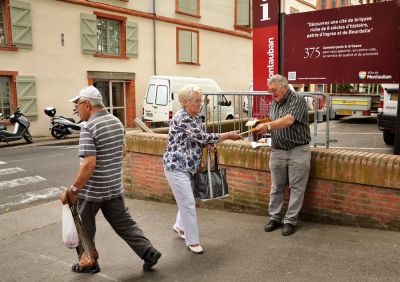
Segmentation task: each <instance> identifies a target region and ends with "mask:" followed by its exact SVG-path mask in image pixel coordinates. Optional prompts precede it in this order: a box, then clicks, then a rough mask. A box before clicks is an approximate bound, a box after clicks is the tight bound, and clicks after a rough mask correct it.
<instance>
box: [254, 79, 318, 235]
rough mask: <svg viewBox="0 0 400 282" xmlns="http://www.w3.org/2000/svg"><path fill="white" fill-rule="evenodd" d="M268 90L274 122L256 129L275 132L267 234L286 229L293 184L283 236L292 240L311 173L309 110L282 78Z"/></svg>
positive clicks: (275, 81) (271, 116)
mask: <svg viewBox="0 0 400 282" xmlns="http://www.w3.org/2000/svg"><path fill="white" fill-rule="evenodd" d="M268 87H269V91H270V92H271V93H272V99H273V101H272V104H271V109H270V118H271V119H272V121H271V122H267V123H262V124H260V125H258V126H257V127H256V132H258V133H265V132H271V139H272V140H271V141H272V144H271V146H272V152H271V156H270V161H269V168H270V171H271V183H272V184H271V191H270V199H269V207H268V212H269V214H270V221H269V223H268V224H267V225H266V226H265V228H264V230H265V232H271V231H273V230H275V229H277V228H278V227H281V226H282V215H281V210H282V207H283V202H284V193H283V192H284V188H285V187H286V185H287V183H289V188H290V199H289V205H288V209H287V211H286V214H285V217H284V218H283V223H284V225H283V229H282V235H283V236H289V235H292V234H293V233H294V232H295V231H296V224H297V217H298V214H299V212H300V210H301V206H302V204H303V199H304V192H305V190H306V186H307V182H308V175H309V171H310V160H311V152H310V145H309V142H310V140H311V137H310V128H309V125H308V115H307V112H308V110H307V103H306V101H305V99H304V98H303V97H301V96H300V95H299V94H297V93H295V92H294V91H292V90H290V89H289V87H288V81H287V79H286V78H285V77H283V76H282V75H279V74H277V75H274V76H273V77H271V78H270V79H269V80H268Z"/></svg>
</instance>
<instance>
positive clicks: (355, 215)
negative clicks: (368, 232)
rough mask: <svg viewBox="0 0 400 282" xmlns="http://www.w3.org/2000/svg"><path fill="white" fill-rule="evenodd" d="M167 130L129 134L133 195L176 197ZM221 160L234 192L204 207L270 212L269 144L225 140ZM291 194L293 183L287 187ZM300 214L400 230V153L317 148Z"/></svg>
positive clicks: (128, 170)
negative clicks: (167, 170) (167, 162)
mask: <svg viewBox="0 0 400 282" xmlns="http://www.w3.org/2000/svg"><path fill="white" fill-rule="evenodd" d="M166 141H167V136H166V135H161V134H158V135H156V134H148V133H133V134H130V135H129V136H127V149H128V158H126V160H125V164H124V169H125V174H124V175H125V176H124V177H125V188H126V194H127V195H128V196H131V197H134V198H140V199H149V200H155V201H161V202H170V203H173V202H174V199H173V196H172V193H171V190H170V188H169V186H168V183H167V181H166V179H165V177H164V172H163V166H162V154H163V153H164V150H165V146H166ZM218 147H219V160H220V161H219V162H220V164H221V165H222V166H224V167H226V168H227V176H228V186H229V192H230V196H229V197H228V198H226V199H223V200H216V201H210V202H206V203H198V206H200V207H206V208H214V209H226V210H230V211H234V212H245V213H252V214H258V215H267V210H268V200H269V187H270V172H269V168H268V161H269V155H270V149H269V148H265V147H263V148H257V149H252V148H251V146H250V144H249V143H247V142H245V141H243V142H231V141H225V142H223V143H221V144H219V145H218ZM285 196H286V199H288V198H289V189H286V191H285ZM300 219H306V220H311V221H318V222H326V223H333V224H341V225H351V226H362V227H373V228H380V229H387V230H397V231H400V157H399V156H392V155H384V154H373V153H362V152H350V151H344V150H333V149H328V150H326V149H312V160H311V171H310V179H309V183H308V186H307V191H306V194H305V199H304V205H303V209H302V212H301V215H300Z"/></svg>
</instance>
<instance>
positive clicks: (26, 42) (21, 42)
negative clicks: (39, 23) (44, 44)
mask: <svg viewBox="0 0 400 282" xmlns="http://www.w3.org/2000/svg"><path fill="white" fill-rule="evenodd" d="M10 17H11V33H12V40H13V44H14V45H15V46H16V47H18V48H27V49H30V48H32V19H31V4H30V3H27V2H22V1H18V0H10Z"/></svg>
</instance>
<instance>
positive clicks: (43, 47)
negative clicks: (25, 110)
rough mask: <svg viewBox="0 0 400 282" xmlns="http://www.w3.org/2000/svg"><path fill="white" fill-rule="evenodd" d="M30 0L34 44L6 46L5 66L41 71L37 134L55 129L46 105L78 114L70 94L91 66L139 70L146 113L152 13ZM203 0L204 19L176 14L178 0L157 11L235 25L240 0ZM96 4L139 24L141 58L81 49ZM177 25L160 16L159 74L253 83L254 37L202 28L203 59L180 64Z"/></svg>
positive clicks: (0, 57) (230, 85) (0, 59)
mask: <svg viewBox="0 0 400 282" xmlns="http://www.w3.org/2000/svg"><path fill="white" fill-rule="evenodd" d="M24 1H25V2H30V3H31V9H32V10H31V13H32V32H33V34H32V36H33V48H32V49H18V51H3V50H1V51H0V70H1V71H17V72H18V75H20V76H34V77H35V79H36V92H37V97H38V98H37V105H38V113H39V116H38V119H37V120H36V121H33V122H32V124H31V132H32V134H33V135H34V136H43V135H49V134H50V133H49V131H48V125H49V120H50V119H49V117H47V116H46V115H45V114H44V113H43V108H44V107H46V106H55V107H56V108H57V113H58V114H62V115H65V116H72V109H73V107H72V105H71V104H70V103H69V102H68V99H69V98H71V97H73V96H74V95H76V94H77V92H78V91H79V90H80V89H81V88H82V87H84V86H86V85H87V71H109V72H130V73H135V75H136V81H135V91H136V112H137V114H138V115H140V114H141V113H142V101H143V96H144V93H145V89H146V86H147V82H148V80H149V78H150V76H151V75H153V74H154V67H153V21H152V20H151V19H146V18H143V17H134V16H130V15H127V14H118V13H114V12H110V11H106V10H100V9H94V8H91V7H87V6H84V5H76V4H70V3H66V2H62V1H55V0H30V1H28V0H24ZM111 2H112V1H111ZM116 2H119V6H120V7H125V8H126V7H134V8H136V9H142V10H143V11H145V12H146V13H149V12H151V11H152V5H151V2H152V1H129V2H128V3H126V2H121V1H116ZM206 2H209V3H206ZM149 3H150V4H149ZM201 3H202V4H201V5H202V6H201V18H200V19H197V18H193V17H188V16H184V15H177V14H175V1H157V14H158V15H160V16H166V17H174V18H179V19H181V20H185V21H187V22H193V23H202V24H206V25H211V26H215V27H222V28H224V29H229V30H231V31H233V9H234V6H233V5H234V1H229V4H227V3H223V4H222V5H220V6H218V7H216V4H215V3H213V1H211V0H209V1H202V2H201ZM229 6H231V7H229ZM221 9H222V10H221ZM94 10H95V11H99V12H103V13H108V14H116V15H119V16H124V17H127V20H128V21H134V22H137V23H138V24H139V56H138V57H137V58H130V59H128V60H122V59H108V58H98V57H94V56H93V55H89V54H82V53H81V45H80V42H81V41H80V40H81V38H80V13H87V14H93V11H94ZM223 10H229V12H227V15H224V16H223V17H218V14H220V13H222V12H221V11H223ZM217 11H218V13H217ZM222 14H224V13H222ZM176 27H177V25H176V24H172V23H166V22H162V21H157V22H156V34H157V37H156V42H157V74H160V75H161V74H162V75H180V76H197V77H210V78H213V79H215V80H216V81H217V82H218V83H219V84H220V86H221V88H222V89H223V90H244V89H246V88H247V85H248V83H249V80H251V78H252V41H251V40H250V39H246V38H242V37H237V36H232V35H228V34H224V33H218V32H211V31H207V30H201V29H200V30H199V32H200V36H199V37H200V52H199V54H200V65H199V66H195V65H182V64H179V65H178V64H176ZM181 27H183V26H181ZM186 28H188V27H186ZM191 29H194V30H198V29H196V28H191ZM62 33H63V34H64V38H65V45H64V46H61V34H62ZM75 119H77V117H75Z"/></svg>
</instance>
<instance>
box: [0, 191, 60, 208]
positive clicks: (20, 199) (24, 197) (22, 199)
mask: <svg viewBox="0 0 400 282" xmlns="http://www.w3.org/2000/svg"><path fill="white" fill-rule="evenodd" d="M65 189H66V188H65V187H62V186H61V187H51V188H45V189H41V190H36V191H32V192H28V193H24V194H18V195H13V196H9V197H6V198H4V199H1V201H0V209H1V208H6V207H11V206H16V205H20V204H27V203H31V202H34V201H38V200H43V199H47V198H51V197H56V196H59V195H61V193H62V192H63V191H65ZM4 200H5V201H6V202H5V203H1V202H2V201H4Z"/></svg>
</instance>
